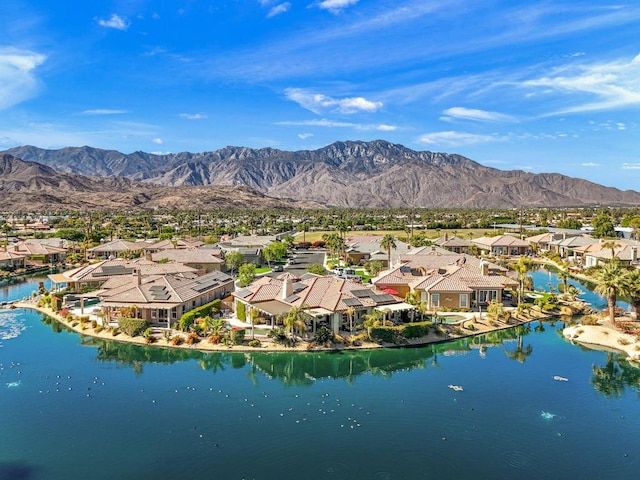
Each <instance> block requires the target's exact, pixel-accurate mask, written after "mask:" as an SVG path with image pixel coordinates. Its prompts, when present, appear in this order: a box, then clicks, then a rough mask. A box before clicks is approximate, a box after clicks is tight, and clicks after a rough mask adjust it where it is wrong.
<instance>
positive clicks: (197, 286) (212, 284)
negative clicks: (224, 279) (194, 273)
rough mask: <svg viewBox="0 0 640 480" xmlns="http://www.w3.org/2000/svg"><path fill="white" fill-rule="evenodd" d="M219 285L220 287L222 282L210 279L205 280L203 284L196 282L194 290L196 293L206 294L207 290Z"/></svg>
mask: <svg viewBox="0 0 640 480" xmlns="http://www.w3.org/2000/svg"><path fill="white" fill-rule="evenodd" d="M218 285H220V282H218V280H215V279H213V278H210V279H208V280H205V281H203V282H196V284H195V285H194V286H193V289H194V290H195V291H196V292H204V291H205V290H208V289H209V288H213V287H216V286H218Z"/></svg>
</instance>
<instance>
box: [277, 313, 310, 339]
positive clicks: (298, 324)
mask: <svg viewBox="0 0 640 480" xmlns="http://www.w3.org/2000/svg"><path fill="white" fill-rule="evenodd" d="M308 317H309V314H307V313H306V312H305V307H291V309H290V310H289V311H288V312H287V313H286V314H285V315H284V317H283V319H282V323H283V325H284V327H285V328H286V329H287V330H289V332H290V333H291V338H292V340H293V341H294V342H295V341H296V333H295V332H296V331H298V332H303V331H304V330H305V329H306V328H307V323H306V321H305V320H306V319H307V318H308Z"/></svg>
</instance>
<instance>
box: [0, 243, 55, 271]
mask: <svg viewBox="0 0 640 480" xmlns="http://www.w3.org/2000/svg"><path fill="white" fill-rule="evenodd" d="M10 249H11V250H13V252H14V253H16V254H19V255H22V256H24V257H25V266H27V265H30V266H38V267H41V266H44V265H56V264H58V263H64V261H65V258H66V256H67V249H66V248H65V247H63V246H57V247H56V246H53V245H48V244H46V243H37V242H31V241H26V242H18V243H16V244H15V245H13V246H12V247H10Z"/></svg>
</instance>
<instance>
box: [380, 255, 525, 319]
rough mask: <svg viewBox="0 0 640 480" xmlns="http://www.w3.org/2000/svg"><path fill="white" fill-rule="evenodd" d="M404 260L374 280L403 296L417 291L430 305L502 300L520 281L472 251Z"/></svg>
mask: <svg viewBox="0 0 640 480" xmlns="http://www.w3.org/2000/svg"><path fill="white" fill-rule="evenodd" d="M402 260H403V262H404V263H402V264H401V265H398V266H396V267H394V268H392V269H389V270H385V271H382V272H380V273H379V274H378V276H377V277H375V278H373V279H372V280H371V282H372V283H373V284H374V285H376V286H377V287H378V288H380V289H383V290H385V291H389V290H393V291H395V292H397V294H398V295H400V296H406V295H407V294H409V293H414V292H417V293H418V298H419V300H420V301H421V302H423V303H424V304H425V305H427V307H428V308H431V309H434V310H437V309H439V308H449V309H470V308H476V307H480V306H485V305H487V304H488V303H489V302H491V301H492V300H495V301H497V302H502V301H503V298H504V291H505V290H506V289H514V288H517V286H518V283H517V282H516V281H515V280H513V279H512V278H509V277H507V276H505V275H503V274H504V273H505V272H506V269H505V268H503V267H499V266H498V265H494V264H492V263H490V262H488V261H487V260H480V259H477V258H475V257H472V256H470V255H460V256H448V255H419V256H413V258H412V257H411V256H405V257H403V259H402Z"/></svg>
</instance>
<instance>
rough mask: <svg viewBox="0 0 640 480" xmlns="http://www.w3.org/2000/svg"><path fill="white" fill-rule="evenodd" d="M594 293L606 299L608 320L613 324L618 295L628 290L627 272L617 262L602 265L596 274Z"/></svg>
mask: <svg viewBox="0 0 640 480" xmlns="http://www.w3.org/2000/svg"><path fill="white" fill-rule="evenodd" d="M595 278H596V286H595V288H594V289H593V290H594V292H596V293H598V294H600V295H602V296H603V297H606V299H607V305H608V306H609V319H610V320H611V323H615V316H616V311H615V307H616V300H617V297H618V295H624V294H625V293H627V291H628V290H629V286H628V274H627V271H626V270H625V269H624V268H623V267H622V265H620V263H619V262H612V263H607V264H605V265H603V266H602V267H601V268H600V270H598V272H597V273H596V276H595Z"/></svg>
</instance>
